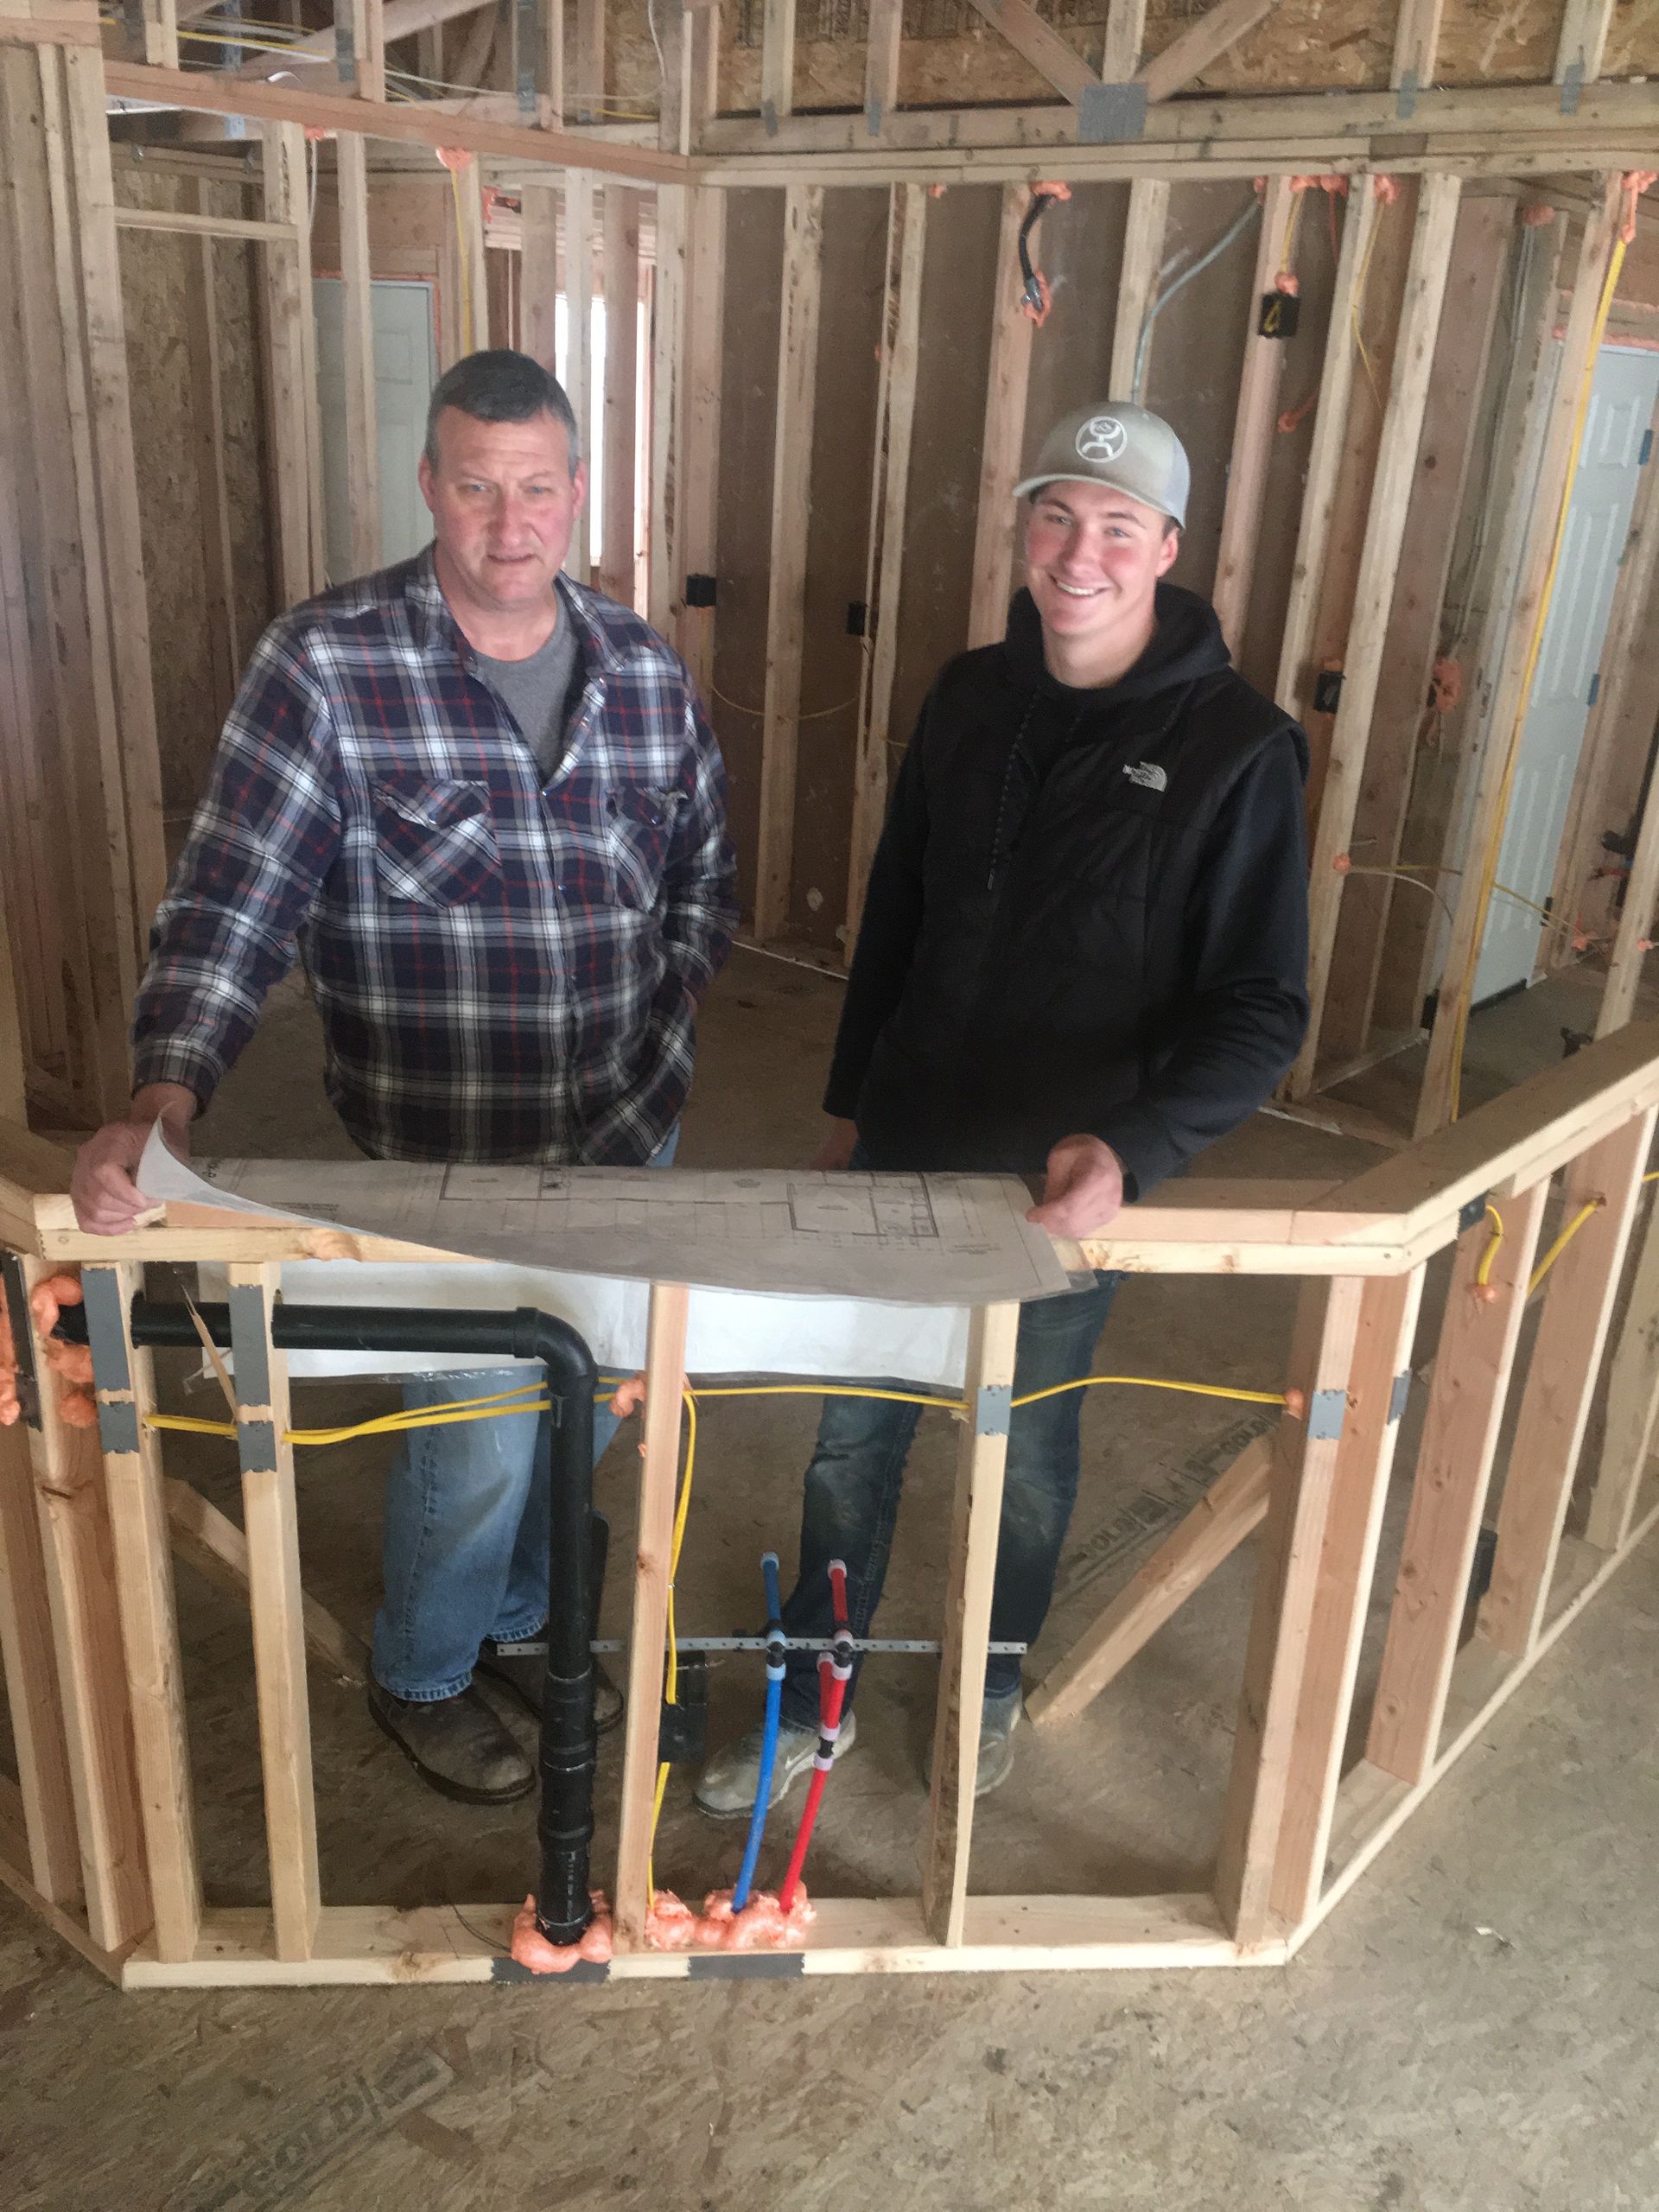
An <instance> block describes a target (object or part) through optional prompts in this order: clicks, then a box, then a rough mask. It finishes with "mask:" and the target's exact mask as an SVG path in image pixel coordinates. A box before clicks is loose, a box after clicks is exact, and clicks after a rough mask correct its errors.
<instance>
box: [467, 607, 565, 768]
mask: <svg viewBox="0 0 1659 2212" xmlns="http://www.w3.org/2000/svg"><path fill="white" fill-rule="evenodd" d="M576 658H577V655H576V626H575V623H574V622H573V621H572V620H571V619H570V613H569V608H568V607H560V609H559V620H558V624H557V626H556V628H555V630H554V632H553V634H552V636H551V637H550V639H548V641H547V643H546V644H545V645H543V646H542V647H541V648H540V649H539V650H538V651H537V652H533V653H531V656H530V658H528V660H496V659H493V658H492V657H491V655H490V654H488V653H480V654H479V656H478V666H479V672H480V675H482V676H483V677H484V678H485V680H486V683H490V684H491V685H493V688H494V689H495V690H497V691H499V693H500V695H501V696H502V697H503V698H504V699H505V701H506V702H507V705H508V707H509V708H510V709H512V717H513V720H514V721H516V722H517V723H518V727H519V728H520V729H521V730H522V731H523V732H524V742H525V744H526V745H527V746H529V747H530V749H531V752H532V753H534V754H535V756H536V765H537V767H538V768H539V769H540V770H541V772H542V775H543V779H546V778H547V777H549V776H550V775H551V774H552V773H553V771H554V770H555V768H556V767H557V766H558V765H559V759H560V756H561V754H562V753H563V751H564V727H565V721H566V719H567V715H566V702H567V700H568V698H569V691H570V685H571V680H572V678H573V677H575V673H576Z"/></svg>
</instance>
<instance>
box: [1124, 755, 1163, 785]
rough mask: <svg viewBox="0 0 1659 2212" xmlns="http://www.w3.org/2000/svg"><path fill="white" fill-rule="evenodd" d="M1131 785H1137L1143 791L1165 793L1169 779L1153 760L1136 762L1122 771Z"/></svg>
mask: <svg viewBox="0 0 1659 2212" xmlns="http://www.w3.org/2000/svg"><path fill="white" fill-rule="evenodd" d="M1123 772H1124V774H1125V775H1126V776H1127V777H1128V779H1129V781H1130V782H1131V783H1132V784H1139V785H1140V786H1141V790H1142V791H1167V790H1168V789H1169V778H1168V777H1167V776H1166V774H1165V773H1164V772H1163V770H1162V769H1161V768H1160V766H1158V763H1157V762H1156V761H1155V760H1136V761H1135V762H1133V763H1132V764H1131V765H1130V766H1128V767H1126V768H1125V769H1124V771H1123Z"/></svg>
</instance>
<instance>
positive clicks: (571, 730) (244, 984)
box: [134, 549, 737, 1163]
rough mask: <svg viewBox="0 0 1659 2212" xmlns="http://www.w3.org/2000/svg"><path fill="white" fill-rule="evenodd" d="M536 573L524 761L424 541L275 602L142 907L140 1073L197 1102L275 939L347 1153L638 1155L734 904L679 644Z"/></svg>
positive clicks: (686, 1043) (256, 991) (277, 962)
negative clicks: (148, 932)
mask: <svg viewBox="0 0 1659 2212" xmlns="http://www.w3.org/2000/svg"><path fill="white" fill-rule="evenodd" d="M558 589H559V591H560V593H561V594H562V595H563V603H564V610H565V613H567V614H568V615H569V616H571V617H573V618H574V620H575V625H576V631H577V636H578V641H579V644H580V646H581V652H582V690H581V695H580V700H579V702H578V703H577V704H576V706H575V709H574V711H573V712H572V715H571V716H570V720H569V727H568V729H567V733H566V740H565V750H564V753H563V758H562V759H561V760H560V762H559V765H558V766H557V768H556V771H555V772H554V773H553V775H552V776H551V777H550V778H549V779H546V780H545V781H543V778H542V776H541V774H540V772H539V770H538V769H537V765H536V762H535V760H534V758H533V756H532V754H531V751H530V748H529V747H528V745H527V744H526V743H525V741H524V737H523V735H522V734H521V733H520V731H519V729H518V725H517V723H516V722H515V721H513V719H512V715H511V714H510V713H509V711H508V709H507V708H506V707H505V704H504V703H503V702H502V701H501V700H500V698H499V696H497V694H496V693H495V692H494V691H493V690H492V689H491V688H490V686H489V685H488V684H487V683H486V682H485V681H484V680H483V678H482V677H480V675H479V674H478V673H477V661H476V658H475V656H474V653H473V652H472V650H471V648H470V647H469V646H468V645H467V642H466V640H465V639H464V638H463V637H462V636H461V632H460V631H459V630H458V629H457V627H456V626H455V623H454V618H453V617H452V615H451V614H450V613H449V610H448V606H447V604H446V603H445V601H444V597H443V594H442V591H441V590H440V589H439V587H438V582H437V579H436V576H435V572H434V569H433V564H432V553H431V550H430V549H428V550H427V552H426V553H425V554H423V555H422V556H420V557H419V558H417V559H416V560H413V561H409V562H405V563H403V564H401V565H400V566H399V567H397V568H393V569H386V570H385V571H384V572H383V573H382V574H381V575H374V576H367V577H364V578H362V579H360V580H359V581H358V582H353V583H349V584H345V585H342V586H341V587H340V588H338V589H336V590H334V591H330V592H327V593H325V594H323V595H322V596H321V598H318V599H315V600H312V601H309V602H308V603H307V604H306V605H305V606H302V607H296V608H295V609H294V610H293V612H292V613H288V614H284V615H283V616H282V617H280V618H279V619H278V620H277V621H276V622H274V623H272V625H271V626H270V629H269V630H267V631H266V632H265V634H264V637H263V638H262V639H260V641H259V644H258V645H257V648H256V650H255V652H254V655H253V658H252V660H251V663H250V664H249V667H248V671H247V674H246V675H245V677H244V678H243V682H242V687H241V690H240V691H239V693H238V696H237V699H236V702H235V704H234V706H233V707H232V709H231V712H230V715H229V717H228V719H227V721H226V725H225V731H224V734H223V736H222V738H221V739H220V741H219V752H218V755H217V758H216V760H215V761H214V765H213V777H212V780H211V782H210V784H209V785H208V789H207V794H206V796H205V797H204V798H203V799H202V802H201V804H200V807H199V808H198V809H197V811H196V816H195V820H194V823H193V825H192V828H191V831H190V836H189V841H188V843H187V845H186V846H185V849H184V851H183V853H182V854H181V856H180V860H179V863H178V867H177V868H176V869H175V873H174V876H173V880H172V882H171V884H170V886H169V887H168V895H167V897H166V899H165V900H164V901H163V902H162V908H161V911H160V912H159V914H158V915H157V917H156V927H155V931H154V933H153V936H152V938H151V949H150V958H149V968H148V969H147V971H146V973H145V976H144V980H143V984H142V986H141V988H140V990H139V994H138V1004H137V1015H136V1019H135V1022H134V1045H135V1062H136V1080H137V1084H140V1085H142V1084H149V1083H177V1084H184V1085H185V1086H186V1087H187V1088H188V1089H189V1090H194V1092H195V1093H196V1095H197V1096H198V1097H199V1098H200V1100H201V1101H202V1103H204V1104H206V1103H207V1100H208V1099H209V1098H210V1097H211V1096H212V1095H213V1090H214V1088H215V1086H216V1085H217V1084H218V1083H219V1079H220V1078H221V1077H222V1076H223V1075H224V1073H225V1071H226V1069H227V1068H228V1067H229V1066H230V1065H231V1063H232V1060H234V1059H235V1058H236V1056H237V1054H238V1052H239V1051H240V1050H241V1049H242V1047H243V1046H244V1045H245V1044H246V1042H247V1040H248V1039H249V1037H250V1036H251V1034H252V1033H253V1028H254V1025H255V1023H256V1021H257V1019H258V1014H259V1008H260V1006H261V1004H262V1003H263V1001H264V996H265V994H266V993H267V991H269V989H270V987H271V985H272V984H273V983H274V982H277V979H278V978H279V977H280V976H283V975H284V974H285V973H286V972H287V970H288V969H289V967H290V965H291V964H292V963H293V960H294V957H295V953H296V949H297V950H298V952H299V954H300V956H301V957H302V960H303V962H304V964H305V969H306V972H307V974H308V976H309V978H310V982H311V986H312V989H313V991H314V993H315V998H316V1001H317V1005H318V1007H319V1009H320V1011H321V1015H322V1021H323V1028H324V1033H325V1036H326V1040H327V1089H328V1096H329V1097H330V1099H331V1100H332V1101H333V1103H334V1106H335V1108H336V1109H337V1110H338V1111H339V1114H340V1118H341V1120H342V1121H343V1122H345V1124H346V1129H347V1130H348V1131H349V1133H350V1134H351V1135H352V1136H353V1138H354V1139H355V1140H356V1141H357V1142H358V1143H359V1145H360V1146H361V1147H363V1149H364V1150H365V1152H367V1153H369V1154H371V1155H372V1156H373V1157H376V1158H380V1159H390V1160H467V1161H481V1160H548V1161H550V1162H555V1163H570V1162H575V1161H589V1162H594V1163H619V1162H621V1163H632V1162H639V1161H643V1160H647V1159H649V1157H650V1156H651V1154H652V1152H654V1151H655V1150H656V1148H657V1147H658V1145H659V1144H660V1143H661V1142H662V1141H663V1139H664V1137H665V1136H666V1135H668V1133H669V1131H670V1129H671V1128H672V1127H673V1126H674V1123H675V1122H676V1120H677V1117H678V1116H679V1112H680V1109H681V1107H682V1105H683V1102H684V1099H685V1095H686V1091H687V1090H688V1088H689V1086H690V1080H691V1060H692V1050H693V1033H694V1024H695V1019H696V1007H697V1003H698V1001H700V1000H701V998H702V995H703V993H704V992H705V991H706V990H707V988H708V987H709V983H710V982H712V981H713V979H714V977H715V975H716V974H717V973H718V971H719V969H720V966H721V962H722V961H723V960H724V958H725V957H726V953H727V950H728V947H729V945H730V943H731V938H732V932H733V931H734V928H735V926H736V922H737V902H736V897H735V870H734V862H733V858H732V851H731V847H730V843H729V842H728V838H727V835H726V819H725V772H724V769H723V767H722V765H721V757H720V749H719V747H718V745H717V744H716V742H715V736H714V734H713V732H712V731H711V730H710V729H709V725H708V723H707V722H706V721H705V720H704V719H703V715H702V709H701V707H700V706H699V704H698V702H697V698H696V692H695V691H694V690H693V688H692V684H691V681H690V676H689V675H688V673H687V671H686V669H685V666H684V664H683V662H682V661H681V660H680V659H679V658H678V656H677V654H676V653H674V652H671V650H670V648H669V647H668V646H667V645H664V642H663V640H662V639H660V638H659V637H658V636H657V634H656V633H655V632H654V631H652V630H651V629H649V628H648V627H647V626H646V625H645V623H643V622H641V621H640V620H638V618H637V617H636V616H634V615H633V614H632V613H628V612H627V611H626V610H625V609H624V608H622V607H618V606H616V605H614V604H613V602H612V601H609V600H607V599H604V598H601V596H600V595H599V594H597V593H596V592H590V591H586V590H583V589H582V587H581V586H579V585H577V584H574V583H572V582H570V581H569V578H568V577H565V576H561V577H560V578H559V580H558ZM573 696H574V694H573Z"/></svg>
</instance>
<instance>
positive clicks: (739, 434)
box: [709, 192, 784, 910]
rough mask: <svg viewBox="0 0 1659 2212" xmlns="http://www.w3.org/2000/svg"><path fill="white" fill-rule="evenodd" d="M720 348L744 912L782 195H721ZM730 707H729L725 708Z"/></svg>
mask: <svg viewBox="0 0 1659 2212" xmlns="http://www.w3.org/2000/svg"><path fill="white" fill-rule="evenodd" d="M726 199H727V219H726V330H725V335H726V347H725V361H724V367H723V372H722V376H721V399H720V419H721V446H722V448H723V454H724V465H723V466H722V467H721V472H720V500H719V520H718V527H717V531H716V542H717V543H718V545H719V548H720V552H719V562H720V569H719V578H718V590H719V602H718V617H719V619H718V620H717V621H716V623H715V694H716V696H715V698H714V699H713V700H711V701H710V702H709V711H710V713H711V715H713V717H714V722H715V728H716V730H717V731H718V732H719V734H720V741H721V747H722V748H723V750H724V752H725V755H726V765H727V768H728V772H729V774H730V779H731V796H730V810H731V812H730V819H731V828H732V837H733V841H734V843H735V845H736V847H737V856H738V867H739V871H740V877H741V887H742V896H743V901H744V905H745V908H746V910H747V908H749V907H750V906H751V905H752V903H753V886H754V866H755V856H756V852H757V849H758V847H759V842H760V714H759V712H758V711H757V710H758V709H760V704H761V687H762V683H763V680H764V676H765V671H766V588H767V580H768V563H769V560H770V551H771V518H772V482H771V476H772V469H771V456H772V427H773V423H774V419H775V414H776V408H777V397H778V395H777V379H778V327H779V307H780V295H779V277H780V271H781V267H782V255H783V236H784V232H783V221H784V195H783V194H782V193H779V192H733V193H728V194H727V195H726ZM732 702H736V703H735V704H733V703H732Z"/></svg>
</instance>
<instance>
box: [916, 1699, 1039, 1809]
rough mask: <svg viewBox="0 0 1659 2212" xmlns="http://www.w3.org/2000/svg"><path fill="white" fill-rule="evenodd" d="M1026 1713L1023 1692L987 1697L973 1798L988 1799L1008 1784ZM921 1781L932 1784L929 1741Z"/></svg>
mask: <svg viewBox="0 0 1659 2212" xmlns="http://www.w3.org/2000/svg"><path fill="white" fill-rule="evenodd" d="M1024 1710H1025V1693H1024V1691H1023V1690H1010V1691H1009V1692H1008V1693H1007V1696H1006V1697H995V1698H993V1697H988V1698H987V1699H986V1700H985V1702H984V1704H983V1705H982V1707H980V1716H979V1769H978V1771H977V1773H976V1775H975V1777H974V1796H976V1798H977V1797H988V1796H990V1794H991V1792H992V1790H993V1789H997V1788H998V1787H1000V1785H1001V1783H1005V1782H1006V1781H1007V1778H1008V1777H1009V1775H1010V1774H1011V1773H1012V1772H1013V1771H1014V1730H1015V1729H1016V1728H1017V1727H1018V1726H1020V1714H1021V1713H1023V1712H1024ZM922 1778H923V1779H924V1781H925V1782H926V1783H927V1784H928V1786H929V1787H930V1789H931V1786H932V1782H933V1745H932V1743H931V1740H930V1742H929V1744H928V1747H927V1755H926V1757H925V1758H924V1760H923V1762H922Z"/></svg>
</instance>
